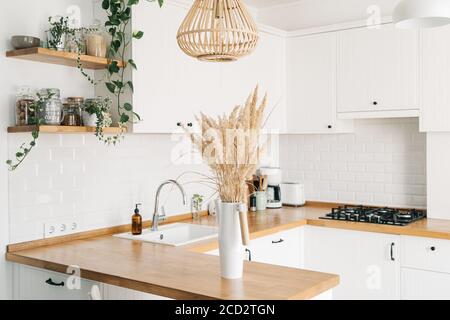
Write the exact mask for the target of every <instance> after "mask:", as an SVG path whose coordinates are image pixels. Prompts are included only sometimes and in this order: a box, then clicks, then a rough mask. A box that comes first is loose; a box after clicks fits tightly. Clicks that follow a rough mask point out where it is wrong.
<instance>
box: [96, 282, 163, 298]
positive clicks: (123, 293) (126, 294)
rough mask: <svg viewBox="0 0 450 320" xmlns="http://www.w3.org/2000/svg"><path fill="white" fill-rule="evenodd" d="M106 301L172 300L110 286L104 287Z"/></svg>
mask: <svg viewBox="0 0 450 320" xmlns="http://www.w3.org/2000/svg"><path fill="white" fill-rule="evenodd" d="M103 294H104V300H171V299H169V298H165V297H161V296H157V295H154V294H150V293H146V292H140V291H136V290H131V289H127V288H122V287H116V286H112V285H109V284H104V285H103Z"/></svg>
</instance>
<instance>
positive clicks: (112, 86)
mask: <svg viewBox="0 0 450 320" xmlns="http://www.w3.org/2000/svg"><path fill="white" fill-rule="evenodd" d="M105 85H106V87H107V88H108V90H109V92H111V93H116V86H115V85H114V84H112V83H111V82H106V83H105Z"/></svg>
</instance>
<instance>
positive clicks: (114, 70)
mask: <svg viewBox="0 0 450 320" xmlns="http://www.w3.org/2000/svg"><path fill="white" fill-rule="evenodd" d="M119 70H120V68H119V65H118V63H117V61H112V62H111V63H110V65H109V66H108V71H109V73H110V74H113V73H118V72H119Z"/></svg>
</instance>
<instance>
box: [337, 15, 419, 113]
mask: <svg viewBox="0 0 450 320" xmlns="http://www.w3.org/2000/svg"><path fill="white" fill-rule="evenodd" d="M419 100H420V99H419V36H418V32H417V31H413V30H400V29H396V28H395V27H394V26H393V25H392V24H388V25H383V26H382V27H380V28H379V29H370V28H356V29H349V30H344V31H340V32H339V33H338V75H337V110H338V112H339V113H340V116H342V117H354V118H357V117H358V113H360V114H362V115H363V116H367V117H377V116H378V117H394V116H395V117H398V116H414V115H415V116H418V110H419V106H420V101H419ZM346 113H347V114H348V113H351V115H350V116H349V115H347V116H346V115H345V114H346Z"/></svg>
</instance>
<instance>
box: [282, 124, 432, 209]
mask: <svg viewBox="0 0 450 320" xmlns="http://www.w3.org/2000/svg"><path fill="white" fill-rule="evenodd" d="M283 141H284V142H283ZM286 141H289V145H296V144H297V145H298V150H297V151H296V153H293V152H292V151H291V150H290V148H287V147H283V146H287V143H286ZM425 143H426V139H425V134H422V133H420V132H419V130H418V120H417V119H380V120H360V121H356V123H355V133H354V134H342V135H292V136H282V137H281V146H282V147H281V149H280V153H281V154H280V159H281V161H280V164H281V167H282V168H283V169H286V165H287V167H288V168H289V167H292V166H294V164H292V163H291V161H293V162H295V160H293V159H295V157H296V156H297V157H300V156H301V154H302V153H304V159H307V161H303V160H299V161H298V163H297V169H296V170H295V174H296V175H297V177H299V178H301V176H302V175H303V178H304V180H303V182H305V185H306V196H307V199H308V200H318V201H339V202H349V203H361V204H367V205H370V204H373V205H386V206H389V205H392V206H405V207H410V206H412V207H425V206H426V169H425V168H426V150H425V149H426V146H425ZM328 150H329V151H328ZM305 151H307V152H305ZM289 172H291V171H290V170H289ZM289 175H290V174H289Z"/></svg>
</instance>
